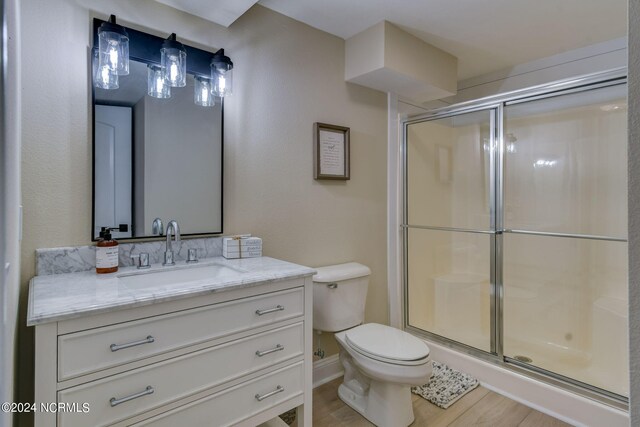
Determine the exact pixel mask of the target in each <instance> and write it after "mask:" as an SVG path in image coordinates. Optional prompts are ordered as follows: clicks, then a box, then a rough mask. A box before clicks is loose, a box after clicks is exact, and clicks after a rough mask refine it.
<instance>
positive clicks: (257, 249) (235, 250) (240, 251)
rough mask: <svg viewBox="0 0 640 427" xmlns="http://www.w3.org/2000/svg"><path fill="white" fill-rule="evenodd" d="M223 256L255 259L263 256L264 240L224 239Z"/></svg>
mask: <svg viewBox="0 0 640 427" xmlns="http://www.w3.org/2000/svg"><path fill="white" fill-rule="evenodd" d="M222 256H223V257H225V258H227V259H232V258H255V257H260V256H262V239H261V238H259V237H240V236H237V237H225V238H223V239H222Z"/></svg>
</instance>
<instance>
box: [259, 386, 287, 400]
mask: <svg viewBox="0 0 640 427" xmlns="http://www.w3.org/2000/svg"><path fill="white" fill-rule="evenodd" d="M283 391H284V387H282V386H277V387H276V389H275V390H273V391H270V392H269V393H267V394H263V395H262V396H260V395H259V394H256V400H257V401H258V402H262V401H263V400H264V399H266V398H267V397H271V396H273V395H274V394H278V393H282V392H283Z"/></svg>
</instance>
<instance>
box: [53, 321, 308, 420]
mask: <svg viewBox="0 0 640 427" xmlns="http://www.w3.org/2000/svg"><path fill="white" fill-rule="evenodd" d="M303 349H304V328H303V323H302V322H301V323H296V324H293V325H289V326H285V327H282V328H278V329H274V330H271V331H267V332H263V333H261V334H257V335H252V336H250V337H246V338H243V339H240V340H236V341H231V342H229V343H225V344H222V345H219V346H216V347H211V348H207V349H204V350H200V351H196V352H193V353H189V354H186V355H184V356H180V357H176V358H173V359H169V360H165V361H162V362H159V363H155V364H152V365H148V366H145V367H143V368H138V369H134V370H132V371H127V372H123V373H121V374H118V375H114V376H111V377H107V378H103V379H101V380H98V381H93V382H89V383H87V384H83V385H80V386H77V387H72V388H70V389H67V390H63V391H60V392H58V402H64V403H79V404H80V405H79V406H80V407H81V406H82V404H83V403H89V406H90V408H91V410H90V412H88V413H86V414H75V413H58V420H59V425H63V426H89V425H90V426H104V425H108V424H111V423H114V422H116V421H120V420H123V419H126V418H129V417H132V416H134V415H136V414H140V413H142V412H145V411H148V410H150V409H153V408H157V407H159V406H161V405H165V404H167V403H169V402H172V401H175V400H178V399H182V398H184V397H187V396H189V395H191V394H194V393H197V392H200V391H204V390H206V389H208V388H211V387H215V386H218V385H220V384H222V383H224V382H226V381H230V380H232V379H236V378H238V377H240V376H242V375H246V374H249V373H251V372H255V371H258V370H260V369H264V368H267V367H269V366H272V365H273V364H275V363H279V362H282V361H285V360H288V359H291V358H294V357H298V356H302V355H303V352H304V350H303ZM114 400H115V401H114ZM120 402H121V403H120Z"/></svg>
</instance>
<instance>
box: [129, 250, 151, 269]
mask: <svg viewBox="0 0 640 427" xmlns="http://www.w3.org/2000/svg"><path fill="white" fill-rule="evenodd" d="M131 260H132V261H133V265H135V266H136V268H138V270H140V269H143V268H149V267H151V265H150V264H149V254H148V253H146V252H142V253H140V255H131Z"/></svg>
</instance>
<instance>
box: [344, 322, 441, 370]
mask: <svg viewBox="0 0 640 427" xmlns="http://www.w3.org/2000/svg"><path fill="white" fill-rule="evenodd" d="M346 340H347V343H348V344H349V345H350V346H352V347H353V348H354V349H355V350H357V351H359V352H361V353H364V354H365V355H368V356H371V357H372V358H374V359H378V360H382V361H389V362H391V363H393V362H399V363H401V362H412V361H420V360H423V359H425V358H426V357H427V356H429V347H427V345H426V344H425V343H424V342H423V341H421V340H419V339H418V338H416V337H414V336H413V335H411V334H408V333H406V332H404V331H401V330H399V329H396V328H392V327H390V326H385V325H380V324H378V323H367V324H364V325H361V326H357V327H355V328H353V329H349V330H348V331H347V332H346Z"/></svg>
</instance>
